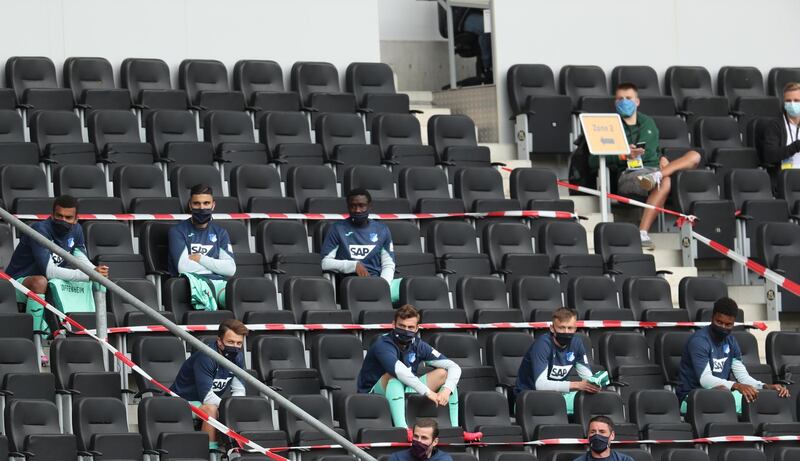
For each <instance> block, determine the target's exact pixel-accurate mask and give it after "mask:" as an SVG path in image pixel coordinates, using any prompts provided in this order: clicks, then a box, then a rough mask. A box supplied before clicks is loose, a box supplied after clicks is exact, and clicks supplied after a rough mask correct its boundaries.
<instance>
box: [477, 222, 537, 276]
mask: <svg viewBox="0 0 800 461" xmlns="http://www.w3.org/2000/svg"><path fill="white" fill-rule="evenodd" d="M481 246H482V247H483V252H484V253H486V254H487V255H489V260H490V261H491V263H492V271H493V272H495V273H499V274H502V275H503V277H504V278H505V281H506V285H507V286H508V287H509V288H510V287H511V286H513V285H514V282H516V281H517V280H518V279H519V278H521V277H529V276H538V277H548V276H549V275H550V258H549V257H548V256H547V255H542V254H534V251H533V239H532V238H531V230H530V229H529V228H528V227H527V226H526V225H524V224H521V223H512V222H493V223H489V224H488V225H487V226H485V227H484V228H483V238H482V239H481Z"/></svg>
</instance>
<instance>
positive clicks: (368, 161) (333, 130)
mask: <svg viewBox="0 0 800 461" xmlns="http://www.w3.org/2000/svg"><path fill="white" fill-rule="evenodd" d="M314 133H315V135H316V138H317V144H321V145H322V149H323V151H324V153H325V159H326V161H328V162H330V163H333V164H334V165H336V172H337V177H338V178H339V181H341V179H342V176H343V175H344V172H345V170H346V169H347V168H348V167H351V166H354V165H373V166H378V165H380V164H381V150H380V148H379V147H378V146H376V145H374V144H367V140H366V134H365V132H364V123H363V122H362V121H361V117H359V116H358V115H356V114H339V113H333V114H322V115H320V116H319V117H317V118H316V122H315V125H314Z"/></svg>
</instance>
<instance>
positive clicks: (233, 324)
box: [217, 319, 249, 338]
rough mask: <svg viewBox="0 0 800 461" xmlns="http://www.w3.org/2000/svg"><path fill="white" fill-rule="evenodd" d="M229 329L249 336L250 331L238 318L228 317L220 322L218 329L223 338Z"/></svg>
mask: <svg viewBox="0 0 800 461" xmlns="http://www.w3.org/2000/svg"><path fill="white" fill-rule="evenodd" d="M229 330H230V331H233V332H234V333H236V334H237V335H239V336H247V333H249V331H248V330H247V327H246V326H245V325H244V323H242V322H240V321H238V320H236V319H227V320H225V321H223V322H222V323H220V324H219V329H218V330H217V336H219V337H220V338H222V337H223V336H225V333H227V332H228V331H229Z"/></svg>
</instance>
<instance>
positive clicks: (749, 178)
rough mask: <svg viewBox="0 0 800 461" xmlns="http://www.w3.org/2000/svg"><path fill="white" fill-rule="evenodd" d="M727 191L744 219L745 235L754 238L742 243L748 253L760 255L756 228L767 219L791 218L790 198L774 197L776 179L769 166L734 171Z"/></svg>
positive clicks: (729, 177)
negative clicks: (771, 175)
mask: <svg viewBox="0 0 800 461" xmlns="http://www.w3.org/2000/svg"><path fill="white" fill-rule="evenodd" d="M725 193H726V195H727V198H729V199H731V200H733V204H734V205H735V206H736V210H737V211H739V214H738V215H737V219H739V220H740V221H743V222H744V229H743V230H744V231H745V232H744V235H743V236H742V237H744V238H745V239H747V240H749V241H750V245H746V244H744V242H743V243H742V247H743V248H744V250H745V256H751V257H755V258H758V256H757V253H758V250H757V243H756V238H755V237H756V229H758V227H759V226H760V225H762V224H763V223H766V222H787V221H789V207H788V205H787V204H786V201H785V200H780V199H775V198H773V196H772V183H771V182H770V177H769V173H767V172H766V171H765V170H733V171H731V172H730V173H729V174H728V175H727V176H726V177H725ZM762 262H763V261H762Z"/></svg>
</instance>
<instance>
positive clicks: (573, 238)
mask: <svg viewBox="0 0 800 461" xmlns="http://www.w3.org/2000/svg"><path fill="white" fill-rule="evenodd" d="M536 246H537V248H538V251H537V252H538V253H544V254H547V255H549V256H550V261H551V262H552V261H555V258H556V256H558V255H562V254H588V253H589V245H588V244H587V243H586V230H585V229H584V228H583V226H582V225H580V224H579V223H577V222H574V221H564V220H561V221H552V222H548V223H547V224H545V225H544V226H542V227H541V229H540V231H539V238H538V239H537V241H536Z"/></svg>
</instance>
